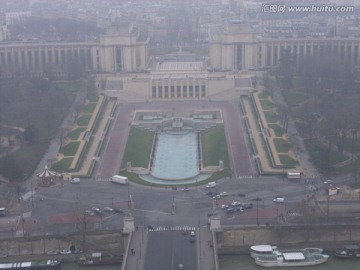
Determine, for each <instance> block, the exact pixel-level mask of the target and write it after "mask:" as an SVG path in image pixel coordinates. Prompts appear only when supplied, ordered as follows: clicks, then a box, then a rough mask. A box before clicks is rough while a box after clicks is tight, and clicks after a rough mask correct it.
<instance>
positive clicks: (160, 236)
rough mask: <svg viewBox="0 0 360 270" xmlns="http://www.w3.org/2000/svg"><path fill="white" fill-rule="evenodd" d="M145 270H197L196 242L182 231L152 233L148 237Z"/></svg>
mask: <svg viewBox="0 0 360 270" xmlns="http://www.w3.org/2000/svg"><path fill="white" fill-rule="evenodd" d="M148 237H149V238H148V245H147V253H146V257H145V267H144V270H154V269H157V270H177V269H178V266H179V264H182V265H183V266H184V269H186V270H196V269H197V260H196V243H197V242H196V241H195V242H194V243H191V242H190V236H189V235H188V234H187V235H184V234H183V233H182V231H152V232H149V236H148Z"/></svg>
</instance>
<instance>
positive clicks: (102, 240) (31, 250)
mask: <svg viewBox="0 0 360 270" xmlns="http://www.w3.org/2000/svg"><path fill="white" fill-rule="evenodd" d="M125 241H126V240H124V236H123V234H122V232H120V231H109V232H92V233H90V232H89V233H87V235H86V237H85V251H84V253H79V254H66V255H60V254H56V255H48V254H47V253H48V252H49V251H56V252H60V251H61V250H69V248H70V245H74V246H75V248H76V249H77V250H82V249H83V235H82V234H69V235H53V236H38V237H19V238H11V239H2V240H1V241H0V254H1V255H2V257H4V258H2V259H1V261H3V262H6V261H14V260H17V259H24V258H44V259H45V258H59V257H61V258H62V259H63V260H64V261H75V260H77V259H78V257H79V256H84V255H85V254H91V253H93V252H103V254H109V255H122V254H123V253H124V251H125V247H124V245H125V244H124V243H125Z"/></svg>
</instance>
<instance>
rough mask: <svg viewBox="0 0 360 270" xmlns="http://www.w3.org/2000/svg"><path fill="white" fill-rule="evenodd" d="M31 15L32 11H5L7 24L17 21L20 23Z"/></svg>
mask: <svg viewBox="0 0 360 270" xmlns="http://www.w3.org/2000/svg"><path fill="white" fill-rule="evenodd" d="M30 16H31V12H30V11H22V12H6V13H5V24H6V25H13V24H15V23H19V22H22V21H24V20H25V19H26V18H28V17H30Z"/></svg>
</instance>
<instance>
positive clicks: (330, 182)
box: [324, 179, 333, 184]
mask: <svg viewBox="0 0 360 270" xmlns="http://www.w3.org/2000/svg"><path fill="white" fill-rule="evenodd" d="M332 183H333V180H330V179H328V180H325V181H324V184H332Z"/></svg>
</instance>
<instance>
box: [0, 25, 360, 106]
mask: <svg viewBox="0 0 360 270" xmlns="http://www.w3.org/2000/svg"><path fill="white" fill-rule="evenodd" d="M210 32H211V33H209V43H210V45H209V46H210V53H209V56H208V57H198V56H194V55H191V54H188V53H186V52H183V51H182V50H183V48H182V46H181V45H180V44H179V46H178V48H176V49H174V50H177V52H174V53H172V54H171V55H167V56H162V57H160V56H159V57H154V56H151V55H149V36H148V35H147V34H144V33H143V32H142V31H140V29H139V28H138V27H136V26H135V25H134V24H127V25H123V26H121V25H119V26H117V27H113V28H109V29H108V30H107V32H106V33H105V34H102V35H100V37H99V38H98V39H96V40H94V41H91V42H86V41H84V42H41V41H37V42H34V41H32V42H16V43H11V42H9V43H5V42H2V43H0V76H2V77H5V78H6V77H8V78H12V77H29V76H44V75H45V74H49V71H51V73H52V74H53V75H55V76H57V75H59V76H64V75H66V74H65V72H66V71H68V72H69V67H76V66H78V67H80V68H83V69H84V70H85V71H87V72H91V73H93V74H96V87H97V88H98V89H99V91H102V92H104V93H105V94H106V95H108V96H112V97H116V98H118V99H119V100H120V101H124V102H144V101H150V100H200V99H202V100H230V99H234V98H236V97H239V95H242V94H248V93H249V91H251V90H252V89H253V88H252V82H251V77H252V76H253V75H251V72H249V71H251V70H263V69H267V68H273V67H276V66H277V65H278V64H279V59H280V57H281V55H282V53H283V52H284V51H285V50H286V51H289V52H290V53H291V54H292V55H293V57H294V60H295V61H297V60H299V59H301V58H302V57H305V56H311V55H316V54H320V55H324V56H326V55H332V56H337V57H339V59H342V60H344V61H347V62H349V63H351V64H353V65H354V66H358V65H359V63H360V58H359V57H360V51H359V50H360V38H359V37H355V36H349V37H340V36H335V35H334V36H329V37H327V36H321V35H320V36H313V37H310V36H304V37H299V36H294V35H289V36H277V35H276V36H272V35H269V34H268V33H266V32H265V31H264V30H263V29H260V28H259V27H254V26H251V25H250V24H248V23H244V22H242V21H240V20H231V21H228V22H227V23H226V24H224V25H223V26H222V27H221V29H216V28H214V29H213V30H211V31H210Z"/></svg>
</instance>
